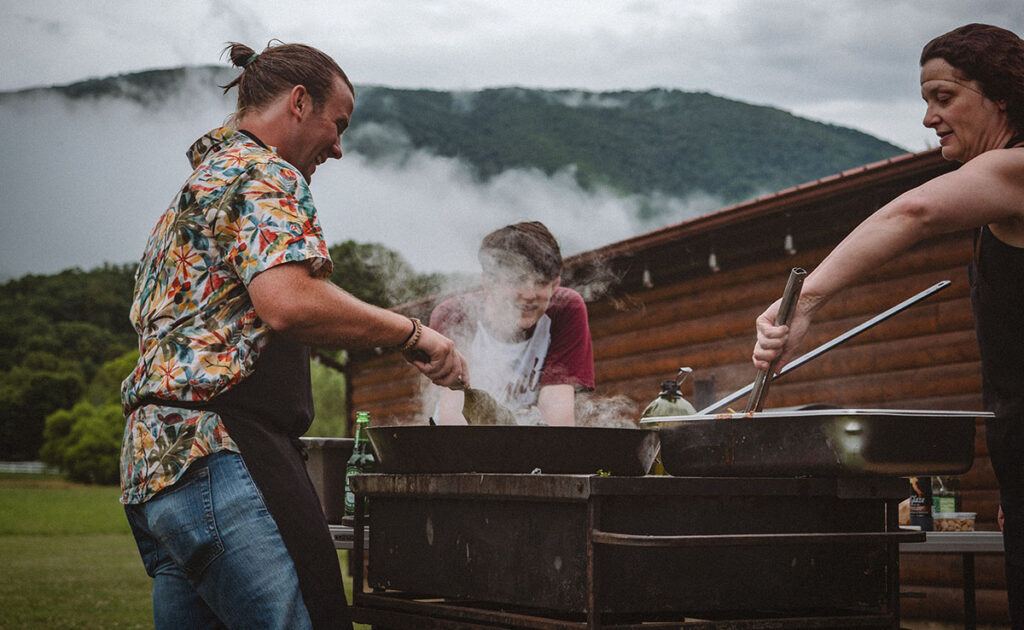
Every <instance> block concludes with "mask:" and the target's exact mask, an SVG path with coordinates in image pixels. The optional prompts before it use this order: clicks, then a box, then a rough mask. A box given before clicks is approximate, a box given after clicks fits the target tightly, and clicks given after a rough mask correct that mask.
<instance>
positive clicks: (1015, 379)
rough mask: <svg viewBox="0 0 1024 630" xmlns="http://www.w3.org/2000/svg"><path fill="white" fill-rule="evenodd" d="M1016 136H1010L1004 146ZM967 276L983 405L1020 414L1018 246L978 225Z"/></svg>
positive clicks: (1021, 260)
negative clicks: (977, 348)
mask: <svg viewBox="0 0 1024 630" xmlns="http://www.w3.org/2000/svg"><path fill="white" fill-rule="evenodd" d="M1021 140H1022V138H1019V137H1015V138H1014V139H1013V140H1011V141H1010V143H1009V144H1008V145H1007V148H1009V147H1012V146H1014V145H1016V144H1018V143H1020V142H1021ZM1022 148H1024V147H1022ZM968 276H969V278H970V282H971V305H972V307H973V309H974V327H975V330H976V332H977V335H978V346H979V348H980V350H981V371H982V387H983V395H984V400H985V409H986V410H988V411H991V412H993V413H994V414H995V415H996V417H1024V248H1020V247H1014V246H1012V245H1008V244H1006V243H1004V242H1002V241H1001V240H999V239H998V238H996V237H995V235H994V234H992V230H990V229H989V228H988V226H982V227H980V228H978V229H977V230H976V231H975V236H974V260H973V262H972V263H971V265H970V267H969V268H968Z"/></svg>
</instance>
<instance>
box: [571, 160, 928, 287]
mask: <svg viewBox="0 0 1024 630" xmlns="http://www.w3.org/2000/svg"><path fill="white" fill-rule="evenodd" d="M945 162H946V160H945V159H944V158H943V157H942V154H941V150H940V149H938V148H935V149H927V150H925V151H920V152H918V153H905V154H902V155H897V156H894V157H891V158H888V159H885V160H881V161H878V162H873V163H871V164H866V165H864V166H858V167H856V168H851V169H847V170H845V171H842V172H840V173H836V174H833V175H827V176H825V177H821V178H819V179H817V180H814V181H810V182H805V183H803V184H798V185H796V186H791V187H790V188H785V189H783V190H780V191H777V192H774V193H769V194H766V195H762V196H760V197H755V198H754V199H750V200H748V201H743V202H740V203H738V204H734V205H732V206H727V207H725V208H722V209H720V210H716V211H714V212H710V213H708V214H705V215H702V216H699V217H695V218H693V219H688V220H686V221H682V222H680V223H675V224H673V225H668V226H666V227H663V228H659V229H657V230H652V231H650V232H646V233H644V234H638V235H636V236H633V237H630V238H627V239H623V240H621V241H617V242H615V243H611V244H609V245H606V246H604V247H599V248H596V249H591V250H587V251H584V252H579V253H576V254H573V255H571V256H567V257H566V258H565V266H566V267H567V268H572V267H575V266H577V265H582V264H585V263H587V262H589V261H591V260H593V259H598V258H600V259H605V260H607V259H610V258H616V257H619V256H624V255H630V254H634V253H636V252H638V251H641V250H645V249H648V248H651V247H655V246H658V245H664V244H667V243H671V242H673V241H676V240H679V239H682V238H684V237H686V236H691V235H694V234H699V233H706V232H712V231H715V230H718V229H721V228H724V227H727V226H730V225H735V224H738V223H743V222H746V221H750V220H753V219H757V218H762V217H768V216H774V215H777V214H780V213H784V212H786V211H787V210H790V209H792V208H795V207H797V206H800V205H804V204H807V203H810V202H813V201H820V200H822V199H827V198H829V197H833V196H838V195H841V194H843V193H845V192H848V191H850V190H852V189H858V188H863V187H865V186H869V185H872V184H881V183H885V182H887V181H890V180H894V179H899V178H904V177H908V176H911V175H914V174H916V173H918V172H927V171H934V170H936V169H937V168H940V166H941V165H942V164H943V163H945Z"/></svg>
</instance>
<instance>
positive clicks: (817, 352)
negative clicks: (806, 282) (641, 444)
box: [641, 280, 951, 422]
mask: <svg viewBox="0 0 1024 630" xmlns="http://www.w3.org/2000/svg"><path fill="white" fill-rule="evenodd" d="M950 284H951V283H950V281H949V280H942V281H939V282H936V283H935V284H933V285H932V286H930V287H928V288H927V289H925V290H924V291H921V292H920V293H918V294H917V295H914V296H912V297H909V298H907V299H906V300H903V301H902V302H900V303H899V304H897V305H896V306H893V307H892V308H890V309H889V310H887V311H885V312H882V313H879V314H878V315H875V316H874V317H872V318H871V319H869V320H868V321H866V322H864V323H863V324H861V325H859V326H855V327H854V328H851V329H850V330H848V331H846V332H844V333H843V334H841V335H839V336H838V337H833V338H832V339H830V340H829V341H826V342H825V343H823V344H821V345H820V346H818V347H817V348H815V349H814V350H811V351H810V352H808V353H807V354H803V355H801V356H800V357H799V358H798V359H794V360H793V361H792V362H791V363H788V364H787V365H786V367H784V368H782V369H781V370H779V373H778V374H776V375H775V376H774V377H773V378H779V377H781V376H782V375H783V374H786V373H788V372H790V371H791V370H795V369H796V368H798V367H800V366H801V365H803V364H804V363H807V362H808V361H810V360H811V359H814V358H816V357H818V356H821V355H822V354H824V353H826V352H828V351H829V350H831V349H832V348H835V347H836V346H838V345H839V344H841V343H843V342H845V341H849V340H850V339H853V338H854V337H856V336H857V335H859V334H861V333H862V332H864V331H865V330H868V329H869V328H872V327H874V326H875V325H876V324H879V323H881V322H883V321H885V320H887V319H889V318H890V317H892V316H893V315H895V314H897V313H899V312H902V311H903V310H905V309H907V308H909V307H911V306H913V305H914V304H917V303H918V302H920V301H921V300H923V299H925V298H926V297H930V296H931V295H933V294H935V293H938V292H939V291H941V290H943V289H945V288H946V287H948V286H949V285H950ZM753 388H754V384H753V383H750V384H749V385H746V386H744V387H741V388H739V389H737V390H736V391H734V392H733V393H731V394H729V395H728V396H726V397H724V398H720V399H718V400H716V401H715V402H713V403H711V404H710V405H708V406H707V407H704V408H703V409H701V410H700V411H698V412H697V413H696V414H694V415H697V416H704V415H707V414H709V413H711V412H712V411H714V410H716V409H718V408H719V407H721V406H723V405H727V404H729V403H731V402H732V401H734V400H736V399H737V398H740V397H741V396H743V395H744V394H746V393H747V392H749V391H751V390H752V389H753ZM655 419H656V418H655ZM641 422H644V421H643V420H642V421H641Z"/></svg>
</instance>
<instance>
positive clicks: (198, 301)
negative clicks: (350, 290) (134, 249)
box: [121, 127, 331, 503]
mask: <svg viewBox="0 0 1024 630" xmlns="http://www.w3.org/2000/svg"><path fill="white" fill-rule="evenodd" d="M188 157H189V160H190V162H191V164H192V167H193V168H194V169H195V170H194V171H193V173H192V175H191V176H190V177H189V179H188V181H186V182H185V185H184V186H183V187H182V188H181V190H180V191H179V193H178V196H177V198H176V199H175V201H174V203H173V204H172V205H171V207H170V208H168V210H167V211H166V212H165V213H164V215H163V216H162V217H161V218H160V221H159V222H158V223H157V225H156V228H155V229H154V230H153V232H152V234H151V235H150V237H149V240H148V242H147V243H146V249H145V252H144V253H143V256H142V260H141V262H140V264H139V269H138V272H137V273H136V277H135V296H134V300H133V303H132V310H131V320H132V324H133V325H134V326H135V329H136V331H137V332H138V334H139V353H140V357H139V362H138V364H137V365H136V367H135V370H134V371H133V372H132V373H131V375H129V376H128V378H127V379H125V381H124V383H122V385H121V401H122V404H123V406H124V412H125V414H126V426H125V432H124V440H123V442H122V446H121V489H122V495H121V501H122V502H123V503H141V502H144V501H146V500H148V499H149V498H151V497H152V496H153V495H154V494H156V493H157V492H159V491H160V490H161V489H163V488H166V487H168V486H170V485H172V484H174V482H175V481H177V480H178V478H179V477H180V476H181V475H182V474H183V473H184V471H185V470H186V468H187V467H188V466H189V464H190V463H191V462H192V461H194V460H196V459H198V458H200V457H203V456H205V455H209V454H210V453H213V452H216V451H221V450H228V451H235V452H237V451H238V447H237V446H236V444H235V443H234V441H233V440H232V439H231V437H230V436H229V435H228V433H227V430H226V429H225V427H224V423H223V422H222V421H221V419H220V417H219V416H218V415H217V414H216V413H214V412H212V411H208V410H202V409H188V408H183V406H181V405H179V406H175V405H174V404H173V403H171V404H168V405H161V404H152V403H151V402H149V401H152V400H153V399H154V398H156V399H160V400H168V401H183V402H182V404H183V405H193V406H194V405H195V404H197V403H202V402H204V401H208V400H210V399H211V398H212V397H214V396H215V395H217V394H218V393H220V392H223V391H225V390H227V389H228V388H230V387H232V386H234V385H236V384H237V383H239V382H241V381H242V380H243V379H245V378H246V377H247V376H248V375H249V374H250V373H251V371H252V367H253V365H254V364H255V363H256V359H257V357H258V356H259V353H260V350H261V349H262V348H263V347H264V346H265V345H266V343H267V341H268V339H269V337H268V335H269V334H270V333H271V330H270V329H269V328H268V327H267V325H266V324H264V323H263V322H262V321H261V320H260V319H259V317H257V315H256V311H255V309H254V308H253V305H252V302H251V301H250V299H249V295H248V292H247V290H246V287H247V286H248V284H249V281H251V280H252V279H253V277H254V276H256V274H258V273H260V272H261V271H265V270H266V269H269V268H271V267H273V266H275V265H278V264H281V263H285V262H293V261H307V262H308V264H309V265H310V269H311V272H312V273H314V274H315V275H317V276H326V275H327V274H329V273H330V271H331V259H330V254H329V253H328V251H327V245H326V243H325V242H324V238H323V234H322V231H321V228H320V223H319V221H318V220H317V216H316V208H315V207H314V205H313V198H312V196H311V194H310V191H309V187H308V186H307V184H306V181H305V179H304V178H303V177H302V175H301V174H300V173H299V172H298V171H297V170H295V168H294V167H292V166H291V165H290V164H288V163H287V162H285V161H284V160H283V159H281V157H280V156H279V155H277V153H276V152H275V150H274V148H273V147H269V148H267V147H265V146H263V145H262V144H260V143H259V142H257V141H255V140H254V139H253V138H251V137H250V136H248V135H246V134H245V133H243V132H240V131H237V130H234V129H230V128H226V127H222V128H219V129H214V130H213V131H211V132H209V133H208V134H206V135H205V136H203V137H202V138H200V139H199V140H197V141H196V142H195V144H193V145H192V147H191V148H190V149H189V151H188Z"/></svg>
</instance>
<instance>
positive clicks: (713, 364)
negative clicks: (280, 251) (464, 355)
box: [349, 150, 1008, 623]
mask: <svg viewBox="0 0 1024 630" xmlns="http://www.w3.org/2000/svg"><path fill="white" fill-rule="evenodd" d="M951 168H952V166H951V165H950V164H949V163H947V162H945V161H944V160H942V158H941V156H940V155H939V153H938V151H937V150H931V151H926V152H923V153H918V154H911V155H906V156H902V157H899V158H894V159H892V160H888V161H885V162H881V163H877V164H872V165H868V166H865V167H862V168H860V169H854V170H852V171H847V172H844V173H841V174H838V175H835V176H832V177H828V178H825V179H822V180H819V181H816V182H811V183H808V184H805V185H802V186H798V187H795V188H792V189H788V190H784V191H780V192H778V193H774V194H771V195H767V196H764V197H761V198H758V199H755V200H753V201H750V202H746V203H743V204H740V205H737V206H733V207H730V208H726V209H723V210H721V211H719V212H716V213H714V214H711V215H707V216H704V217H700V218H698V219H694V220H691V221H687V222H684V223H681V224H678V225H674V226H670V227H667V228H663V229H661V230H657V231H655V232H651V233H648V234H644V235H640V236H637V237H634V238H631V239H628V240H625V241H621V242H618V243H613V244H611V245H608V246H606V247H604V248H600V249H596V250H591V251H588V252H583V253H581V254H577V255H574V256H572V257H569V258H567V259H566V272H565V274H564V276H563V283H564V284H566V285H567V286H571V287H573V288H576V289H577V290H579V291H580V292H581V293H582V294H583V295H584V297H585V298H586V299H587V303H588V304H587V305H588V311H589V318H590V327H591V334H592V337H593V342H594V360H595V376H596V382H597V391H596V392H595V395H596V396H598V397H599V398H602V397H607V398H611V397H625V399H627V400H629V401H632V403H633V404H634V405H635V408H636V415H637V416H639V412H640V410H642V409H643V406H644V405H646V404H647V403H648V402H650V400H652V399H653V398H654V397H655V396H656V395H657V393H658V391H659V384H660V382H661V381H662V380H665V379H670V378H674V376H675V374H676V371H677V369H678V368H679V367H682V366H689V367H691V368H693V376H692V377H691V379H690V380H689V381H688V382H687V383H685V384H684V389H683V391H684V394H686V395H687V397H688V398H689V399H690V400H693V399H694V398H693V397H694V395H695V393H696V392H695V391H694V382H695V381H700V382H701V394H703V395H705V396H706V395H707V394H706V393H705V388H706V387H708V386H712V387H713V388H714V390H715V393H716V395H715V396H714V397H712V398H711V400H715V399H717V398H720V397H721V396H723V395H725V394H728V393H730V392H732V391H734V390H736V389H739V388H740V387H743V386H745V385H747V384H748V383H750V382H751V381H752V380H753V377H754V374H755V370H754V368H753V366H752V365H751V363H750V352H751V349H752V347H753V340H754V319H755V317H756V316H757V315H758V314H760V313H761V311H763V310H764V309H765V308H766V307H767V306H768V305H769V304H770V303H771V302H773V301H774V300H776V299H778V297H779V296H780V295H781V294H782V291H783V289H784V287H785V284H786V280H787V277H788V274H789V270H790V269H791V268H793V267H803V268H805V269H808V270H811V269H813V268H814V267H815V266H816V265H817V264H818V263H819V262H820V261H821V260H822V259H823V258H824V256H825V255H827V254H828V252H829V251H831V250H832V248H833V247H834V246H835V245H836V244H838V243H839V241H841V240H842V238H843V237H844V236H846V235H847V234H848V233H849V232H850V231H851V230H852V229H853V228H854V227H856V225H857V224H859V223H860V222H861V221H862V220H863V219H865V218H866V217H867V216H869V215H870V214H871V213H873V212H874V211H875V210H876V209H878V208H879V207H880V206H882V205H884V204H885V203H887V202H888V201H890V200H891V199H893V198H895V197H896V196H898V195H899V194H901V193H902V192H904V191H906V190H908V189H910V188H913V187H914V186H917V185H919V184H921V183H922V182H924V181H927V180H928V179H931V178H933V177H935V176H937V175H940V174H942V173H944V172H947V171H948V170H949V169H951ZM787 234H789V235H790V236H792V245H793V248H792V250H791V251H790V252H787V251H786V249H785V248H784V243H785V242H786V240H787V239H786V235H787ZM556 236H558V235H556ZM793 250H795V251H793ZM712 252H714V254H715V258H716V260H717V265H718V268H719V270H718V271H714V270H712V269H711V266H710V265H709V256H710V255H711V253H712ZM971 253H972V236H971V234H970V233H969V232H964V233H957V234H952V235H946V236H942V237H938V238H934V239H931V240H928V241H924V242H922V243H920V244H918V245H917V246H916V247H914V248H913V249H912V250H910V251H909V252H907V253H905V254H903V255H901V256H899V257H897V258H895V259H893V260H892V261H890V262H889V263H887V264H885V265H883V266H882V267H881V268H879V269H878V270H876V271H875V272H874V273H873V274H872V275H871V277H869V278H868V279H866V280H865V281H864V282H862V283H861V284H859V285H857V286H855V287H852V288H850V289H848V290H847V291H845V292H844V293H843V294H842V295H841V296H839V297H838V298H836V299H834V300H833V301H832V302H830V303H829V304H828V305H826V306H825V307H823V308H822V309H821V311H820V312H819V314H818V316H817V318H816V320H815V325H814V326H813V327H812V330H811V332H810V333H809V334H808V336H807V338H806V340H805V341H804V345H803V348H802V351H808V350H811V349H813V348H815V347H817V346H818V345H820V344H821V343H824V342H825V341H828V340H829V339H832V338H833V337H835V336H837V335H839V334H841V333H843V332H845V331H847V330H849V329H851V328H853V327H854V326H856V325H858V324H860V323H862V322H864V321H865V320H867V319H869V318H871V317H873V316H874V315H877V314H878V313H880V312H882V311H884V310H886V309H888V308H890V307H891V306H894V305H895V304H897V303H899V302H901V301H903V300H904V299H906V298H908V297H910V296H912V295H915V294H917V293H918V292H920V291H922V290H924V289H926V288H928V287H930V286H932V285H933V284H935V283H936V282H939V281H941V280H950V281H952V284H951V286H950V287H948V288H946V289H945V290H943V291H940V292H939V293H937V294H936V295H933V296H932V297H930V298H928V299H927V300H925V301H923V302H921V303H919V304H917V305H915V306H913V307H911V308H909V309H908V310H906V311H904V312H903V313H901V314H899V315H897V316H895V317H893V318H892V319H890V320H887V321H886V322H884V323H882V324H879V325H878V326H876V327H875V328H873V329H871V330H869V331H867V332H865V333H863V334H861V335H860V336H858V337H856V338H855V339H853V340H851V341H848V342H846V343H845V344H843V345H841V346H839V347H837V348H835V349H833V350H831V351H830V352H828V353H826V354H825V355H822V356H820V357H818V358H817V359H815V360H814V361H813V362H811V363H808V364H807V365H805V366H803V367H801V368H799V369H797V370H794V371H793V372H791V373H789V374H787V375H786V377H785V378H783V379H780V380H778V381H777V382H775V383H774V384H773V385H772V388H771V392H770V394H769V397H768V399H767V404H766V405H765V406H766V408H770V407H789V406H795V405H804V404H810V403H828V404H834V405H839V406H842V407H857V408H907V409H910V408H918V409H950V410H952V409H981V408H982V400H981V372H980V364H979V355H978V348H977V343H976V340H975V337H974V328H973V320H972V313H971V305H970V291H969V287H968V282H967V273H966V269H965V267H966V265H967V263H968V262H969V261H970V258H971ZM610 278H611V279H614V282H611V283H609V282H608V280H609V279H610ZM442 297H443V296H438V297H436V298H432V299H427V300H422V301H419V302H416V303H411V304H406V305H403V306H401V307H398V308H397V309H396V310H398V311H400V312H403V313H406V314H408V315H412V316H418V317H420V318H421V319H423V320H424V321H427V319H428V318H429V314H430V310H431V308H432V307H433V306H434V305H435V304H436V303H437V302H438V301H440V299H441V298H442ZM349 375H350V390H349V392H350V394H349V395H350V397H351V409H353V410H355V409H365V410H369V411H370V413H371V417H372V418H373V419H374V424H385V423H396V424H407V423H425V422H426V421H427V418H428V417H429V415H430V413H431V410H432V408H433V401H434V400H436V393H435V392H434V390H433V388H432V387H430V386H429V383H427V381H426V380H425V379H424V378H423V377H421V376H420V375H419V374H418V372H416V371H415V370H414V369H413V368H411V367H410V366H409V365H408V364H406V363H405V362H404V361H403V360H402V359H401V358H400V357H399V356H398V355H396V354H394V353H364V354H356V355H353V357H352V360H351V362H350V365H349ZM695 402H697V403H698V404H697V406H698V408H700V406H701V404H700V403H701V402H704V401H703V400H701V401H695ZM745 403H746V400H745V398H744V399H741V400H739V401H737V402H736V403H733V406H737V405H738V406H737V408H739V407H741V406H743V405H745ZM975 453H976V457H975V463H974V466H973V467H972V468H971V470H970V471H969V472H968V473H967V474H966V475H964V476H963V477H962V479H961V486H962V497H963V509H964V510H965V511H970V512H977V513H978V521H977V527H978V528H979V529H997V527H996V524H995V517H996V510H997V506H998V491H997V489H996V481H995V477H994V474H993V473H992V469H991V465H990V464H989V461H988V455H987V449H986V447H985V441H984V426H983V425H982V424H979V425H978V431H977V438H976V442H975ZM958 561H959V557H958V556H952V557H944V556H931V555H920V554H915V555H913V556H910V555H904V556H903V557H902V562H901V565H902V566H901V574H902V575H903V579H904V587H905V588H904V589H903V590H908V591H916V592H919V593H924V594H925V595H926V596H925V597H924V598H914V599H904V600H903V601H902V603H901V606H902V608H903V611H904V616H905V617H910V618H922V619H943V620H949V619H956V618H957V615H958V614H959V611H961V610H962V608H960V607H958V602H960V601H961V599H960V598H961V595H960V590H959V582H958V579H959V578H958V576H959V571H958V570H953V571H947V570H946V569H949V567H947V566H946V565H947V564H950V563H951V562H952V563H956V562H958ZM942 576H945V577H942ZM977 576H978V577H977V579H978V586H979V591H978V598H977V601H978V619H979V621H981V622H985V623H1008V621H1007V613H1006V598H1005V580H1004V578H1003V572H1002V565H1001V556H993V557H988V558H985V557H979V559H978V562H977ZM939 611H941V612H939Z"/></svg>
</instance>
